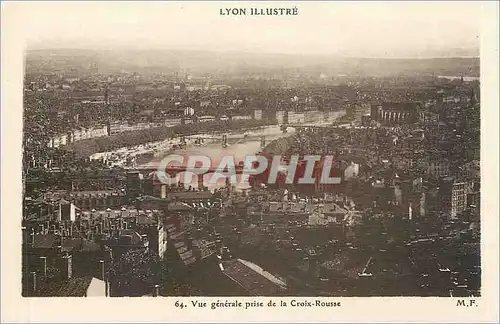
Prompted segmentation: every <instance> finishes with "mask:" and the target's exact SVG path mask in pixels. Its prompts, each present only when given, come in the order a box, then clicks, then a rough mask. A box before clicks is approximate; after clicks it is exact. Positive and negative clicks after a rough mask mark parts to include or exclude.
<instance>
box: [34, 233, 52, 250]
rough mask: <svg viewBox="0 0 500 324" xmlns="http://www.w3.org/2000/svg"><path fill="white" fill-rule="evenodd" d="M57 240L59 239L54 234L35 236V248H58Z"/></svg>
mask: <svg viewBox="0 0 500 324" xmlns="http://www.w3.org/2000/svg"><path fill="white" fill-rule="evenodd" d="M57 238H58V237H57V236H56V235H54V234H47V235H44V234H37V235H35V242H34V244H33V247H34V248H38V249H50V248H53V247H56V244H57Z"/></svg>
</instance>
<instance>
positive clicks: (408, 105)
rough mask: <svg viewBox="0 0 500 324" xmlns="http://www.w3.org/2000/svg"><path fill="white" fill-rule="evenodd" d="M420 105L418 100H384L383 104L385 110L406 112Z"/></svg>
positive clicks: (414, 109)
mask: <svg viewBox="0 0 500 324" xmlns="http://www.w3.org/2000/svg"><path fill="white" fill-rule="evenodd" d="M419 106H420V104H419V103H418V102H384V103H383V104H382V108H383V109H384V110H392V111H405V112H411V111H416V110H417V109H418V108H419Z"/></svg>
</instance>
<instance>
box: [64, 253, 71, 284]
mask: <svg viewBox="0 0 500 324" xmlns="http://www.w3.org/2000/svg"><path fill="white" fill-rule="evenodd" d="M63 260H64V272H65V279H68V280H69V279H71V277H72V276H73V256H72V255H71V254H67V255H65V256H64V257H63Z"/></svg>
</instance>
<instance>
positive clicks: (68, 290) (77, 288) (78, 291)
mask: <svg viewBox="0 0 500 324" xmlns="http://www.w3.org/2000/svg"><path fill="white" fill-rule="evenodd" d="M91 281H92V277H81V278H71V279H69V280H67V281H63V282H48V283H46V284H45V285H41V287H40V289H39V291H38V295H39V296H44V297H85V294H86V292H87V289H88V288H89V286H90V282H91Z"/></svg>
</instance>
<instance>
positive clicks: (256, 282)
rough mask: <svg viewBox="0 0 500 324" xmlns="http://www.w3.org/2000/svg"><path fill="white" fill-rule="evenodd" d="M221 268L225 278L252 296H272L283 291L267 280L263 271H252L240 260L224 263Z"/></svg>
mask: <svg viewBox="0 0 500 324" xmlns="http://www.w3.org/2000/svg"><path fill="white" fill-rule="evenodd" d="M222 267H223V268H224V270H222V272H223V273H224V274H225V275H226V276H228V277H229V278H230V279H231V280H233V281H234V282H236V283H237V284H238V285H239V286H241V287H242V288H243V289H245V290H246V291H247V292H249V293H250V294H251V295H253V296H272V295H276V294H277V293H280V292H283V291H284V290H285V287H284V286H280V285H279V284H278V283H276V282H273V281H271V280H270V279H268V278H267V277H266V276H265V275H264V271H263V270H262V271H260V272H259V271H257V270H255V269H252V268H251V267H249V266H248V265H247V264H245V263H244V261H242V260H239V259H236V260H231V261H224V262H222ZM267 276H271V275H270V274H267Z"/></svg>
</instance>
